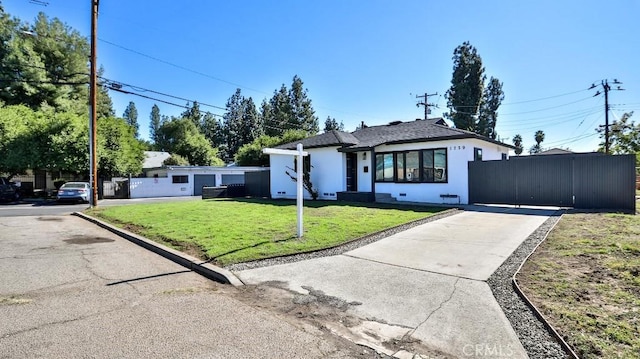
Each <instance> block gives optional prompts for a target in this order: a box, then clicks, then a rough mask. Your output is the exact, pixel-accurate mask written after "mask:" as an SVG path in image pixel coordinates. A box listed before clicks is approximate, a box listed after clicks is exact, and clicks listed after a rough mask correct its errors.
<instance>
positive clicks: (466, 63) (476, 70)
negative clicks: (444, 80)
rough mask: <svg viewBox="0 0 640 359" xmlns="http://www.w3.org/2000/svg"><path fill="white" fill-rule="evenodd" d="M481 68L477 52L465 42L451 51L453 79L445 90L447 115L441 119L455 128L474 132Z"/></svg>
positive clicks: (480, 85) (478, 108)
mask: <svg viewBox="0 0 640 359" xmlns="http://www.w3.org/2000/svg"><path fill="white" fill-rule="evenodd" d="M485 78H486V77H485V75H484V66H483V65H482V58H481V57H480V55H479V54H478V51H477V50H476V48H475V47H474V46H472V45H471V44H470V43H469V42H468V41H466V42H464V43H463V44H462V45H460V46H458V47H456V49H455V50H454V51H453V77H452V79H451V87H450V88H449V90H447V92H446V94H445V96H446V98H447V106H448V107H449V112H448V113H446V114H445V117H447V118H448V119H450V120H452V121H453V123H454V125H455V126H456V128H459V129H463V130H468V131H475V130H476V121H477V115H478V112H479V111H480V105H481V104H482V93H483V90H484V80H485Z"/></svg>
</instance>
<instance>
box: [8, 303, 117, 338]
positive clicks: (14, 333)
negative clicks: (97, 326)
mask: <svg viewBox="0 0 640 359" xmlns="http://www.w3.org/2000/svg"><path fill="white" fill-rule="evenodd" d="M126 306H127V304H122V305H119V306H117V307H115V308H113V309H111V310H106V311H103V312H97V313H91V314H87V315H82V316H79V317H77V318H71V319H63V320H56V321H54V322H50V323H44V324H40V325H38V326H35V327H31V328H26V329H21V330H17V331H15V332H11V333H6V334H3V335H2V336H1V337H0V338H2V339H6V338H10V337H13V336H16V335H20V334H24V333H29V332H32V331H35V330H40V329H44V328H47V327H51V326H54V325H58V324H67V323H73V322H77V321H79V320H84V319H88V318H91V317H95V316H99V315H103V314H109V313H113V312H116V311H118V310H120V309H122V308H124V307H126Z"/></svg>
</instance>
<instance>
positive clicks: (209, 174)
mask: <svg viewBox="0 0 640 359" xmlns="http://www.w3.org/2000/svg"><path fill="white" fill-rule="evenodd" d="M268 169H269V168H265V167H241V166H228V167H213V166H166V167H161V168H154V169H148V170H146V174H147V177H144V178H132V179H131V182H130V183H129V188H130V193H131V198H143V197H177V196H200V195H202V187H205V186H206V187H217V186H226V185H230V184H243V183H244V174H245V173H246V172H252V171H265V170H268Z"/></svg>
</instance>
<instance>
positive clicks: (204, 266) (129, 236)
mask: <svg viewBox="0 0 640 359" xmlns="http://www.w3.org/2000/svg"><path fill="white" fill-rule="evenodd" d="M72 215H74V216H77V217H80V218H82V219H84V220H87V221H89V222H91V223H94V224H96V225H98V226H99V227H102V228H104V229H106V230H108V231H110V232H112V233H114V234H116V235H118V236H120V237H122V238H124V239H126V240H128V241H130V242H133V243H135V244H137V245H139V246H141V247H143V248H145V249H148V250H150V251H152V252H154V253H156V254H159V255H161V256H163V257H165V258H167V259H169V260H171V261H173V262H175V263H177V264H180V265H181V266H183V267H185V268H187V269H189V270H192V271H194V272H196V273H198V274H200V275H202V276H205V277H207V278H209V279H211V280H214V281H216V282H219V283H223V284H231V285H233V286H236V287H239V286H243V285H244V283H242V281H241V280H240V279H239V278H238V277H236V276H235V275H234V274H233V273H231V272H230V271H228V270H226V269H224V268H220V267H218V266H215V265H213V264H211V263H207V262H204V263H203V262H202V261H201V260H200V259H198V258H196V257H192V256H190V255H188V254H185V253H182V252H180V251H177V250H175V249H173V248H169V247H167V246H164V245H162V244H160V243H156V242H154V241H152V240H149V239H147V238H144V237H142V236H139V235H137V234H135V233H132V232H129V231H126V230H124V229H120V228H116V227H114V226H112V225H110V224H109V223H106V222H103V221H101V220H99V219H97V218H94V217H91V216H88V215H86V214H84V213H81V212H73V213H72Z"/></svg>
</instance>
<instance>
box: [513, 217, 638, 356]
mask: <svg viewBox="0 0 640 359" xmlns="http://www.w3.org/2000/svg"><path fill="white" fill-rule="evenodd" d="M638 268H640V217H638V216H634V215H622V214H603V213H571V214H567V215H564V216H563V217H562V219H561V220H560V222H558V224H557V225H556V227H555V228H554V230H553V231H552V232H551V233H550V235H549V237H548V238H547V240H546V241H545V242H543V243H542V245H541V246H540V247H539V248H538V249H537V250H536V252H535V253H534V254H533V255H532V256H531V257H530V259H529V260H528V261H527V262H526V263H525V265H524V266H523V268H522V270H521V272H520V273H519V274H518V275H517V279H518V283H519V284H520V286H521V287H522V288H523V290H524V292H525V293H526V294H527V296H528V297H529V298H530V299H531V301H532V302H533V303H534V304H535V305H536V306H537V307H538V308H539V309H540V310H541V311H542V313H543V314H544V315H545V317H546V318H547V319H548V320H549V322H550V323H551V324H552V325H553V326H555V327H556V329H557V330H558V331H559V333H560V334H561V335H562V336H563V337H564V339H565V340H566V341H567V343H568V344H569V345H570V346H571V347H572V348H573V350H574V351H576V353H577V354H578V355H579V356H580V357H581V358H605V357H606V358H610V357H619V358H637V357H638V353H640V339H639V338H638V336H637V333H638V323H639V322H640V312H639V311H638V308H639V307H640V299H639V296H638V294H639V293H640V279H638V272H639V271H638Z"/></svg>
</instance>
